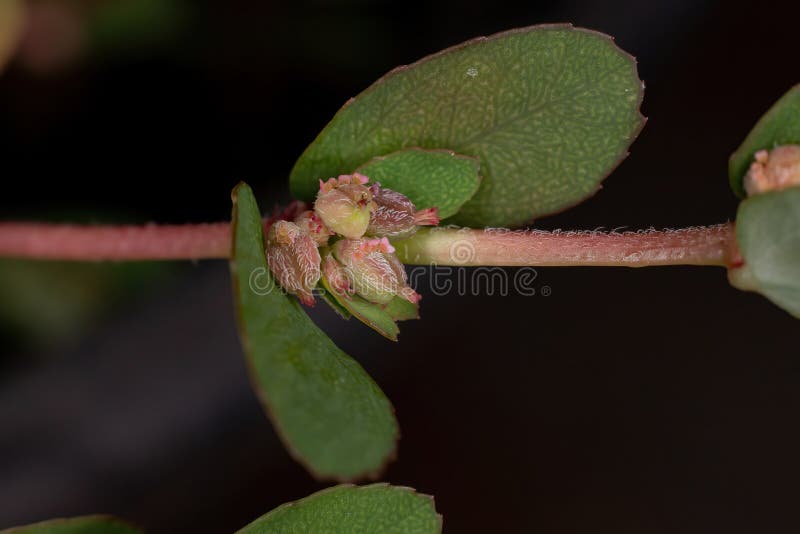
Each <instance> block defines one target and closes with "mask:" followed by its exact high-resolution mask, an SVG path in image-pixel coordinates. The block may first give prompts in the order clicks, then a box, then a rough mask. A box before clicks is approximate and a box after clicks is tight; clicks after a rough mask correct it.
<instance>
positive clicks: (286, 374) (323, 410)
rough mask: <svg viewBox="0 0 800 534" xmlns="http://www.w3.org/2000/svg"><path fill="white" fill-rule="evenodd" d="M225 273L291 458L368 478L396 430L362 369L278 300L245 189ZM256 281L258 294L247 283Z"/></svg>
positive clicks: (265, 399) (389, 452) (262, 393)
mask: <svg viewBox="0 0 800 534" xmlns="http://www.w3.org/2000/svg"><path fill="white" fill-rule="evenodd" d="M232 198H233V203H234V209H233V236H234V243H233V251H232V256H231V257H232V261H231V272H232V275H233V281H234V295H235V297H236V301H237V302H236V309H237V315H238V320H239V330H240V336H241V338H242V344H243V346H244V350H245V355H246V359H247V363H248V367H249V370H250V374H251V377H252V380H253V384H254V387H255V389H256V392H257V393H258V395H259V398H260V399H261V401H262V403H263V404H264V406H265V408H266V410H267V412H268V414H269V415H270V418H271V419H272V421H273V424H274V425H275V427H276V430H277V431H278V433H279V434H280V436H281V438H282V439H283V441H284V443H285V444H286V446H287V448H288V449H289V450H290V452H291V453H292V455H293V456H294V457H295V458H296V459H297V460H298V461H299V462H301V463H303V464H304V465H305V466H306V467H307V468H308V469H309V470H310V471H311V472H312V473H313V474H315V475H316V476H318V477H320V478H333V479H338V480H352V479H355V478H360V477H364V476H374V475H376V474H377V473H378V472H379V471H380V469H381V468H382V466H383V465H384V463H385V462H386V461H387V460H388V459H390V458H391V457H392V456H393V454H394V449H395V442H396V440H397V435H398V427H397V422H396V420H395V418H394V411H393V409H392V406H391V404H390V403H389V400H388V399H387V398H386V396H385V395H384V394H383V392H382V391H381V390H380V388H379V387H378V386H377V385H376V384H375V382H374V381H373V380H372V379H371V378H370V377H369V376H368V375H367V374H366V372H365V371H364V369H362V368H361V366H360V365H359V364H358V363H356V362H355V361H354V360H353V359H352V358H350V357H349V356H348V355H347V354H345V353H344V352H342V351H341V350H340V349H339V348H338V347H336V345H334V344H333V342H332V341H331V340H330V339H329V338H328V337H327V336H326V335H325V333H323V332H322V331H321V330H320V329H319V328H317V326H316V325H314V323H313V322H312V321H311V320H310V319H309V318H308V316H307V315H306V314H305V312H304V311H303V310H302V308H301V307H300V305H299V304H298V303H297V301H296V300H295V299H294V298H293V297H289V296H287V295H285V294H283V293H282V292H281V291H280V290H279V289H277V286H276V285H275V281H274V279H273V278H272V275H271V273H270V272H269V270H268V268H267V263H266V258H265V255H264V236H263V227H262V220H261V214H260V212H259V210H258V206H257V205H256V201H255V198H254V197H253V193H252V191H251V190H250V188H249V187H248V186H247V185H246V184H240V185H239V186H237V188H236V189H235V190H234V192H233V195H232ZM253 276H256V277H257V278H255V279H257V280H258V281H259V283H258V284H257V287H258V288H265V287H272V288H273V290H272V291H264V290H259V291H254V290H253V289H251V285H252V284H251V283H250V281H251V280H254V278H252V277H253Z"/></svg>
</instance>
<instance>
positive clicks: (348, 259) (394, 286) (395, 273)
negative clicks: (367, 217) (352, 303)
mask: <svg viewBox="0 0 800 534" xmlns="http://www.w3.org/2000/svg"><path fill="white" fill-rule="evenodd" d="M333 254H334V256H335V257H336V259H338V260H339V261H340V262H341V263H342V264H343V265H344V267H345V269H347V273H348V275H349V278H350V280H351V282H352V285H353V289H354V290H355V292H356V294H358V295H360V296H361V297H363V298H365V299H366V300H368V301H370V302H375V303H378V304H388V303H389V301H391V300H392V299H393V298H394V297H395V295H399V296H400V297H402V298H404V299H406V300H408V301H410V302H414V303H415V302H417V301H419V295H418V294H417V293H416V292H414V290H413V289H411V288H410V287H408V281H407V278H406V272H405V268H404V267H403V264H402V263H400V260H398V259H397V256H395V255H394V248H393V247H392V245H391V244H390V243H389V240H388V239H386V238H385V237H384V238H381V239H342V240H341V241H337V242H336V244H334V246H333Z"/></svg>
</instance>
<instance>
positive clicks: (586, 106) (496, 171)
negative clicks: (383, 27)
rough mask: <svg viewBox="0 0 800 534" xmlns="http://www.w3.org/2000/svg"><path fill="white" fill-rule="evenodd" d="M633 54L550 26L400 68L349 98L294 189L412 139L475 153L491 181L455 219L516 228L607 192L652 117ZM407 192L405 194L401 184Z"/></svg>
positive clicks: (302, 164) (306, 194)
mask: <svg viewBox="0 0 800 534" xmlns="http://www.w3.org/2000/svg"><path fill="white" fill-rule="evenodd" d="M642 95H643V85H642V83H641V81H640V80H639V77H638V75H637V72H636V62H635V60H634V58H633V57H631V56H630V55H628V54H627V53H625V52H623V51H622V50H620V49H619V48H618V47H617V46H616V45H614V43H613V41H612V40H611V38H610V37H608V36H606V35H602V34H600V33H597V32H594V31H590V30H585V29H580V28H573V27H572V26H569V25H543V26H532V27H529V28H522V29H517V30H511V31H508V32H504V33H500V34H496V35H494V36H491V37H488V38H485V37H481V38H478V39H474V40H472V41H468V42H466V43H464V44H462V45H459V46H455V47H453V48H449V49H447V50H444V51H442V52H439V53H438V54H434V55H432V56H429V57H427V58H424V59H422V60H420V61H418V62H416V63H414V64H412V65H409V66H404V67H399V68H397V69H395V70H393V71H391V72H390V73H388V74H387V75H385V76H384V77H383V78H381V79H380V80H378V81H377V82H375V83H374V84H373V85H372V86H370V87H369V88H368V89H366V90H365V91H364V92H362V93H361V94H360V95H358V96H357V97H356V98H354V99H351V100H350V101H349V102H347V103H346V104H345V105H344V107H343V108H342V109H341V110H339V112H338V113H337V114H336V116H335V117H334V118H333V120H332V121H331V122H330V123H329V124H328V125H327V126H326V127H325V129H323V131H322V132H321V133H320V134H319V136H318V137H317V138H316V139H315V140H314V142H313V143H311V145H310V146H309V147H308V148H307V149H306V151H305V152H304V153H303V154H302V156H301V157H300V159H299V160H298V162H297V163H296V165H295V167H294V169H293V170H292V174H291V188H292V192H293V193H294V194H295V195H296V196H297V197H298V198H301V199H304V200H311V199H313V197H314V195H315V194H316V191H317V188H318V180H319V179H320V178H326V177H329V176H335V175H337V174H341V173H349V172H352V171H353V170H355V169H356V168H358V167H359V166H360V165H363V164H365V163H366V162H368V161H369V160H370V159H372V158H374V157H376V156H382V155H385V154H390V153H392V152H395V151H397V150H400V149H403V148H408V147H422V148H430V149H435V148H446V149H449V150H454V151H455V152H457V153H459V154H466V155H469V156H475V157H477V158H478V159H479V161H480V172H481V175H482V176H483V181H482V183H481V185H480V187H479V189H478V192H477V193H476V194H475V196H473V197H472V199H471V200H470V201H469V202H467V203H466V204H465V205H464V207H463V208H462V209H461V211H460V212H459V213H458V215H456V217H455V218H454V219H453V222H456V223H458V224H464V225H472V226H515V225H522V224H524V223H526V222H529V221H530V220H531V219H532V218H534V217H540V216H543V215H547V214H550V213H554V212H557V211H561V210H563V209H565V208H568V207H570V206H573V205H575V204H577V203H578V202H580V201H581V200H583V199H585V198H586V197H588V196H590V195H592V194H593V193H594V192H595V191H597V189H598V187H599V184H600V182H601V181H602V180H603V178H604V177H605V176H607V175H608V174H609V173H610V172H611V171H612V170H613V169H614V168H615V167H616V166H617V164H619V162H620V161H621V160H622V159H623V158H624V157H625V156H626V155H627V150H628V146H629V145H630V144H631V142H633V140H634V138H635V137H636V135H637V134H638V132H639V130H640V129H641V127H642V125H643V124H644V118H643V117H642V115H641V113H639V105H640V103H641V100H642ZM401 192H403V193H404V192H405V191H401Z"/></svg>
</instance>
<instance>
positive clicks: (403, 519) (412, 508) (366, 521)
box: [239, 484, 442, 534]
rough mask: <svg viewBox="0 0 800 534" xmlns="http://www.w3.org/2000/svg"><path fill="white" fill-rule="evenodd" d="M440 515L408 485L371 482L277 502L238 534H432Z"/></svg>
mask: <svg viewBox="0 0 800 534" xmlns="http://www.w3.org/2000/svg"><path fill="white" fill-rule="evenodd" d="M441 531H442V517H441V516H440V515H439V514H437V513H436V508H435V506H434V502H433V497H430V496H427V495H422V494H419V493H416V492H415V491H414V490H413V489H411V488H405V487H400V486H389V485H387V484H372V485H370V486H336V487H333V488H328V489H324V490H322V491H319V492H317V493H314V494H313V495H309V496H308V497H306V498H304V499H300V500H299V501H295V502H291V503H287V504H284V505H282V506H279V507H278V508H276V509H274V510H272V511H271V512H269V513H268V514H266V515H264V516H262V517H260V518H259V519H257V520H255V521H254V522H252V523H250V524H249V525H247V526H246V527H244V528H243V529H241V530H240V531H239V534H266V533H270V534H280V533H286V534H290V533H296V532H329V533H338V532H341V533H349V532H359V533H364V534H368V533H376V534H377V533H380V534H392V533H395V532H396V533H398V534H436V533H439V532H441Z"/></svg>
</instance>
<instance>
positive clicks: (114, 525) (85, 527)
mask: <svg viewBox="0 0 800 534" xmlns="http://www.w3.org/2000/svg"><path fill="white" fill-rule="evenodd" d="M0 532H2V533H3V534H12V533H13V534H140V533H142V532H143V531H142V530H140V529H138V528H135V527H133V526H132V525H129V524H127V523H125V522H123V521H122V520H120V519H116V518H114V517H111V516H105V515H87V516H84V517H73V518H69V519H51V520H49V521H43V522H41V523H34V524H33V525H26V526H23V527H14V528H9V529H6V530H2V531H0Z"/></svg>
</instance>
